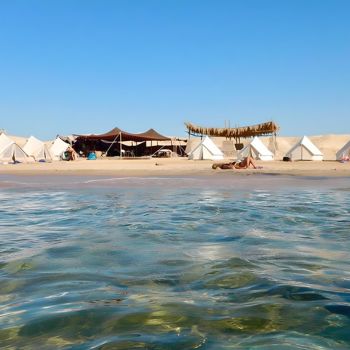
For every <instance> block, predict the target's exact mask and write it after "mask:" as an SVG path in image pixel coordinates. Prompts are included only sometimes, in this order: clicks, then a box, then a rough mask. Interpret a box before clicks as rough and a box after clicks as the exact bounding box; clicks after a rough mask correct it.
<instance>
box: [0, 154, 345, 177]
mask: <svg viewBox="0 0 350 350" xmlns="http://www.w3.org/2000/svg"><path fill="white" fill-rule="evenodd" d="M225 161H226V160H225ZM227 161H230V160H229V159H228V160H227ZM214 163H215V162H214V161H191V160H188V159H187V158H170V159H168V158H159V159H158V158H152V159H122V160H120V159H115V158H114V159H113V158H107V159H106V158H105V159H98V160H95V161H88V160H86V159H79V160H76V161H73V162H62V161H61V162H52V163H28V164H15V165H14V164H7V165H0V174H4V175H28V176H35V175H79V176H84V175H89V176H90V175H93V176H104V175H108V176H109V175H113V176H117V177H118V176H136V177H147V176H201V175H203V176H221V175H247V174H257V173H258V174H276V175H278V174H280V175H294V176H312V177H314V176H316V177H324V176H335V177H337V176H350V163H349V162H347V163H340V162H336V161H321V162H314V161H295V162H283V161H269V162H263V161H256V164H257V166H259V167H262V168H261V169H242V170H237V169H235V170H220V169H217V170H213V169H212V164H214Z"/></svg>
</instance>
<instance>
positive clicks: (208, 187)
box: [0, 175, 350, 350]
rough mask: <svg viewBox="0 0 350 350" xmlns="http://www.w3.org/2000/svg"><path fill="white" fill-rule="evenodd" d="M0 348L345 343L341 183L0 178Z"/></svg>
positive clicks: (348, 250)
mask: <svg viewBox="0 0 350 350" xmlns="http://www.w3.org/2000/svg"><path fill="white" fill-rule="evenodd" d="M0 185H1V188H0V238H1V240H0V348H1V349H101V350H102V349H103V350H111V349H128V350H129V349H154V350H162V349H181V350H186V349H213V350H214V349H215V350H218V349H282V350H283V349H332V350H335V349H349V348H350V262H349V258H350V217H349V214H350V180H349V179H344V178H343V179H340V178H337V179H336V178H333V179H327V178H323V179H321V178H314V179H310V178H305V179H303V178H297V177H293V178H292V177H291V178H289V177H279V176H263V175H260V176H254V175H252V176H221V177H212V178H204V177H203V178H190V177H188V178H176V177H174V178H144V179H142V178H137V179H136V178H134V179H133V178H124V179H122V178H119V179H118V178H110V179H107V178H78V177H71V178H65V177H61V178H50V177H43V178H31V179H28V178H25V177H23V178H18V177H17V178H16V179H15V180H14V179H13V178H9V177H8V178H6V177H2V178H0Z"/></svg>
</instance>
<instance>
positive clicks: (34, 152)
mask: <svg viewBox="0 0 350 350" xmlns="http://www.w3.org/2000/svg"><path fill="white" fill-rule="evenodd" d="M23 151H24V152H26V153H27V154H28V155H29V156H32V157H33V158H34V159H35V160H36V161H39V160H45V161H51V160H52V157H51V154H50V152H49V150H48V148H47V146H46V145H45V143H44V142H42V141H40V140H38V139H37V138H36V137H34V136H31V137H30V138H29V139H28V140H27V142H26V144H25V145H24V146H23Z"/></svg>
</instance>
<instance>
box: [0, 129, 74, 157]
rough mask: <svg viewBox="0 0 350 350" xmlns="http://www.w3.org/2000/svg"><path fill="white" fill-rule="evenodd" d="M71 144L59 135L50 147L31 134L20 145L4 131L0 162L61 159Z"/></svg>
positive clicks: (0, 138) (0, 148) (0, 143)
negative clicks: (21, 145) (22, 144)
mask: <svg viewBox="0 0 350 350" xmlns="http://www.w3.org/2000/svg"><path fill="white" fill-rule="evenodd" d="M68 147H69V144H68V143H66V142H64V141H62V140H61V139H60V138H59V137H57V138H56V139H55V140H54V141H53V142H52V143H51V145H50V147H48V146H47V145H46V144H45V143H44V142H42V141H40V140H38V139H37V138H36V137H34V136H31V137H29V139H28V140H27V142H26V143H25V145H24V146H23V148H22V147H20V146H19V145H18V144H17V143H16V142H15V141H14V140H12V139H11V138H10V137H9V136H7V135H5V134H4V133H2V134H0V162H1V163H12V162H14V163H16V162H18V163H31V162H34V161H37V162H39V161H45V162H50V161H52V160H60V159H61V156H62V154H63V153H64V152H65V151H66V150H67V149H68Z"/></svg>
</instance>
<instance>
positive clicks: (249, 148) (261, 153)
mask: <svg viewBox="0 0 350 350" xmlns="http://www.w3.org/2000/svg"><path fill="white" fill-rule="evenodd" d="M248 156H249V157H252V158H254V159H260V160H273V153H272V152H271V151H270V150H269V149H268V148H267V147H266V146H265V145H264V144H263V143H262V142H261V140H260V139H259V138H258V137H257V136H255V137H254V138H253V140H252V141H251V142H250V143H249V144H248V145H246V146H245V147H244V148H243V149H242V150H241V151H240V152H239V153H238V159H242V158H244V157H248Z"/></svg>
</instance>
